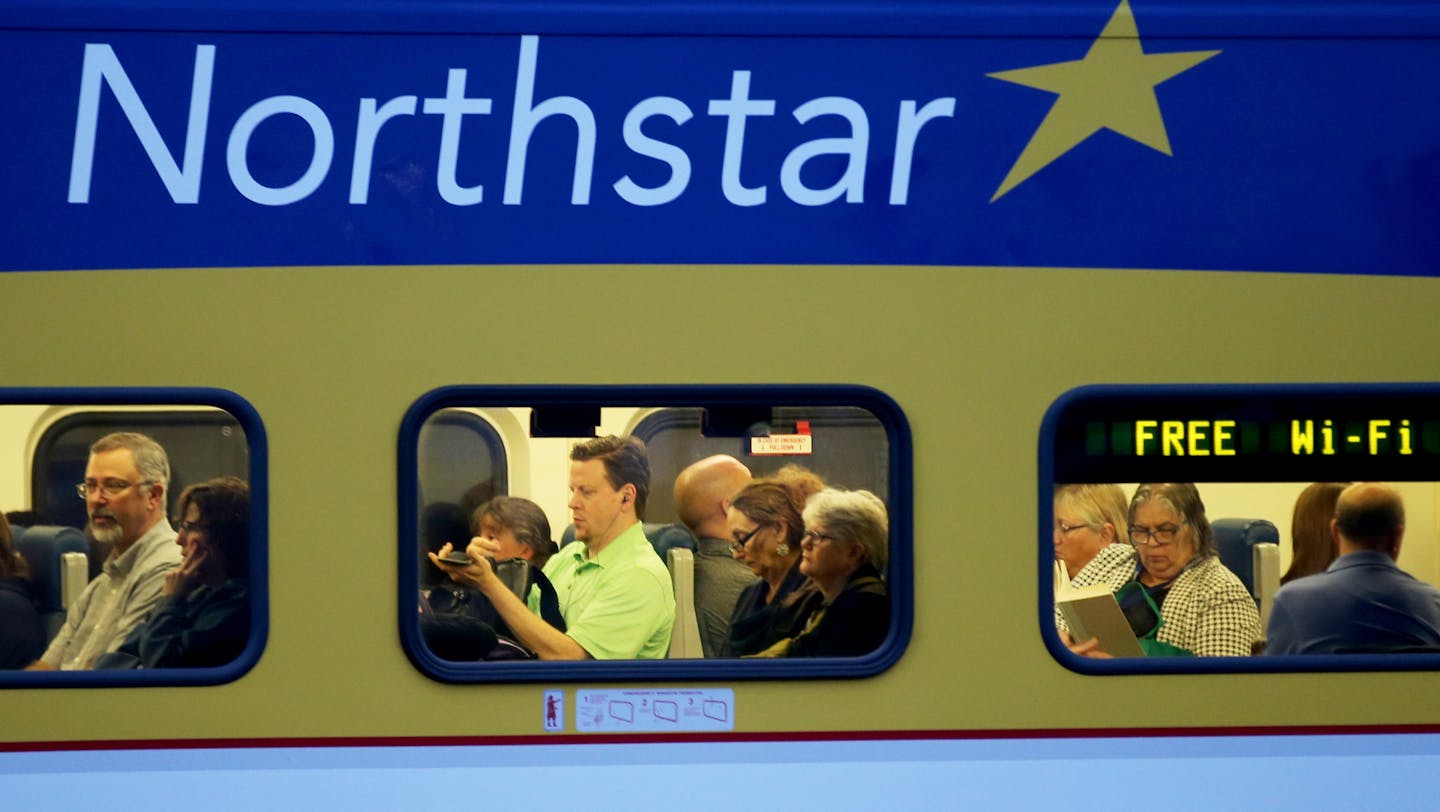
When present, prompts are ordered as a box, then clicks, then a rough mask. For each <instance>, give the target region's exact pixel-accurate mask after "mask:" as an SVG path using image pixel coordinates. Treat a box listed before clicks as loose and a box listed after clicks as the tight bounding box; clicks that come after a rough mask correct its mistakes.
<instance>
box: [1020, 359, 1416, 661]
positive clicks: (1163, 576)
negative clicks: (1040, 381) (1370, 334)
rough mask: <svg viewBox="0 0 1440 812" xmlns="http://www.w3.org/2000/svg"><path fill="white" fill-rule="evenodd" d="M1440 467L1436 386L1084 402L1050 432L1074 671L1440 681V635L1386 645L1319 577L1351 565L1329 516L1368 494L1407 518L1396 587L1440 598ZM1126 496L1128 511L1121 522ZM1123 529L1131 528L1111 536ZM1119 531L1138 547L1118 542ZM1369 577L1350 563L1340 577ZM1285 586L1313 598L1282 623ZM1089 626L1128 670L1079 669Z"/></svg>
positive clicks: (1063, 606) (1050, 498)
mask: <svg viewBox="0 0 1440 812" xmlns="http://www.w3.org/2000/svg"><path fill="white" fill-rule="evenodd" d="M1437 470H1440V386H1437V385H1433V384H1393V385H1380V384H1351V385H1233V386H1220V385H1193V386H1181V385H1170V386H1108V385H1107V386H1087V387H1081V388H1078V389H1075V390H1071V391H1070V392H1067V393H1065V394H1064V395H1063V396H1061V397H1060V398H1059V399H1057V400H1056V401H1055V403H1054V404H1053V405H1052V406H1051V407H1050V409H1049V411H1048V412H1047V414H1046V416H1045V419H1044V422H1043V424H1042V428H1041V432H1040V446H1039V495H1040V504H1039V507H1038V511H1037V512H1038V516H1039V523H1038V528H1037V531H1038V537H1039V565H1040V566H1039V580H1038V587H1039V590H1038V592H1039V598H1040V600H1039V607H1038V609H1039V620H1040V629H1041V635H1042V638H1043V640H1044V642H1045V645H1046V647H1047V648H1049V650H1050V651H1051V653H1052V655H1053V656H1054V657H1055V658H1056V659H1057V660H1058V661H1059V662H1060V663H1062V664H1063V665H1065V666H1066V667H1068V668H1071V669H1072V670H1075V671H1078V672H1082V673H1089V674H1126V673H1185V672H1189V673H1197V672H1203V673H1217V672H1270V671H1375V670H1434V669H1437V668H1440V639H1427V635H1426V634H1425V633H1422V632H1419V631H1417V628H1418V626H1423V625H1427V624H1428V625H1432V626H1434V628H1436V629H1440V625H1435V624H1434V620H1433V619H1426V620H1422V621H1420V622H1418V623H1406V624H1404V628H1401V627H1400V626H1395V627H1393V628H1392V629H1391V630H1389V631H1386V632H1383V633H1379V634H1377V633H1374V632H1373V631H1372V632H1366V631H1364V630H1362V629H1361V628H1360V627H1359V626H1358V625H1351V624H1347V623H1344V622H1340V621H1337V620H1336V619H1334V618H1332V617H1327V616H1325V614H1324V613H1322V612H1319V611H1316V610H1315V606H1316V602H1317V600H1318V601H1321V602H1326V603H1331V604H1333V605H1337V606H1338V605H1340V604H1341V602H1343V601H1345V600H1347V599H1348V596H1349V595H1350V594H1352V592H1353V590H1354V588H1355V582H1353V581H1349V580H1346V579H1343V578H1342V579H1336V578H1335V577H1333V576H1332V575H1330V574H1322V575H1318V576H1317V575H1315V573H1316V572H1321V571H1323V570H1324V569H1325V568H1326V567H1327V565H1329V564H1330V563H1331V562H1332V561H1333V557H1334V556H1335V555H1336V554H1337V553H1338V551H1331V550H1330V548H1329V547H1328V546H1326V541H1328V538H1327V534H1328V531H1329V519H1330V518H1332V516H1333V507H1332V505H1333V500H1334V499H1335V495H1336V494H1338V493H1339V492H1340V490H1341V489H1343V487H1344V486H1345V485H1347V484H1349V483H1352V482H1378V483H1385V486H1386V488H1387V490H1386V491H1385V493H1388V494H1391V495H1393V496H1394V497H1398V499H1399V501H1400V502H1401V504H1403V507H1404V510H1405V514H1406V518H1405V521H1404V526H1403V528H1402V529H1403V533H1404V540H1405V543H1404V544H1403V545H1401V546H1400V549H1399V555H1398V559H1396V558H1395V557H1394V556H1393V555H1391V554H1389V553H1387V554H1384V555H1381V554H1380V553H1376V555H1377V556H1379V557H1378V558H1377V559H1376V560H1377V561H1380V563H1381V564H1382V565H1383V567H1382V570H1383V572H1382V574H1381V577H1389V578H1395V579H1399V580H1404V581H1406V582H1412V583H1414V584H1415V588H1416V589H1417V590H1419V591H1422V592H1432V593H1433V591H1434V585H1436V584H1440V544H1437V538H1440V482H1437V481H1436V480H1437V478H1440V477H1437V473H1436V472H1437ZM1141 483H1150V487H1148V488H1147V492H1146V493H1147V498H1146V499H1143V500H1141V502H1139V503H1137V505H1136V507H1135V508H1133V509H1130V508H1129V505H1130V502H1131V501H1132V500H1133V499H1134V496H1135V495H1136V492H1137V489H1138V488H1139V487H1140V485H1141ZM1156 484H1162V485H1165V486H1166V487H1155V485H1156ZM1175 484H1178V485H1180V486H1181V487H1180V488H1176V487H1173V485H1175ZM1096 486H1099V487H1096ZM1191 486H1193V487H1191ZM1312 486H1313V487H1312ZM1117 489H1118V492H1119V495H1118V504H1119V505H1120V507H1119V508H1118V509H1112V510H1109V511H1108V512H1107V508H1106V507H1105V505H1106V503H1107V501H1108V503H1109V504H1112V505H1113V504H1115V503H1116V501H1117V494H1116V491H1117ZM1322 492H1324V493H1329V499H1330V501H1329V502H1324V501H1323V500H1321V499H1319V496H1318V495H1319V494H1320V493H1322ZM1311 493H1313V494H1315V495H1316V496H1313V497H1312V496H1311V495H1310V494H1311ZM1197 497H1198V500H1197ZM1387 498H1389V497H1387ZM1142 508H1143V509H1144V512H1143V513H1142V512H1141V511H1142ZM1116 513H1118V518H1117V519H1116V521H1114V522H1106V521H1104V517H1105V516H1107V515H1114V514H1116ZM1321 514H1324V515H1321ZM1200 517H1203V518H1204V519H1205V521H1204V522H1199V521H1197V519H1198V518H1200ZM1120 522H1131V526H1130V527H1129V528H1128V529H1126V530H1125V531H1123V532H1121V531H1118V530H1117V531H1115V532H1114V533H1113V534H1110V532H1109V528H1110V527H1113V526H1114V525H1115V524H1118V523H1120ZM1292 523H1293V526H1292ZM1392 524H1393V523H1392ZM1202 527H1204V528H1208V530H1201V529H1199V528H1202ZM1391 529H1392V530H1393V529H1394V528H1393V527H1392V528H1391ZM1106 534H1109V535H1113V536H1114V537H1115V538H1116V540H1117V541H1118V542H1121V544H1119V545H1117V546H1115V547H1110V546H1106V544H1105V541H1106V540H1108V538H1109V535H1106ZM1102 535H1103V536H1104V537H1103V538H1101V537H1100V536H1102ZM1127 538H1133V539H1135V540H1134V541H1127ZM1087 539H1088V541H1087ZM1204 539H1209V543H1208V544H1207V543H1206V542H1205V541H1204ZM1292 544H1293V545H1294V547H1295V548H1296V549H1295V550H1292ZM1207 546H1208V547H1209V548H1210V549H1211V550H1213V551H1214V554H1213V555H1206V554H1205V549H1206V547H1207ZM1381 546H1384V545H1383V544H1382V545H1381ZM1346 549H1350V550H1355V551H1356V552H1355V555H1357V556H1362V557H1363V556H1365V555H1368V554H1369V553H1366V552H1363V551H1359V550H1358V548H1356V547H1347V548H1346ZM1377 549H1378V548H1377ZM1387 549H1388V548H1387ZM1316 556H1319V557H1320V561H1319V562H1318V563H1315V562H1314V559H1315V557H1316ZM1359 561H1360V559H1359V558H1347V559H1346V560H1345V561H1342V562H1340V564H1339V565H1338V567H1337V569H1347V568H1352V567H1354V566H1356V564H1357V562H1359ZM1087 562H1088V563H1087ZM1386 562H1393V564H1394V566H1391V565H1390V564H1389V563H1386ZM1292 565H1294V568H1293V570H1291V571H1290V572H1288V573H1287V569H1290V568H1291V567H1292ZM1397 567H1398V569H1396V568H1397ZM1407 573H1408V574H1407ZM1302 575H1305V576H1309V580H1306V578H1305V577H1301V576H1302ZM1282 577H1285V578H1286V580H1287V582H1288V581H1293V582H1294V583H1293V584H1292V585H1290V586H1287V587H1286V588H1285V589H1284V592H1283V594H1281V596H1280V598H1279V606H1280V610H1279V611H1278V612H1275V611H1274V610H1275V607H1276V593H1277V591H1278V590H1280V580H1281V578H1282ZM1297 578H1298V581H1297V580H1295V579H1297ZM1071 579H1073V581H1072V582H1071V583H1069V584H1068V585H1067V584H1066V583H1065V582H1066V581H1067V580H1071ZM1412 579H1413V581H1412ZM1421 584H1423V585H1424V586H1422V585H1421ZM1112 593H1113V595H1114V596H1115V598H1114V599H1113V600H1111V599H1110V598H1109V595H1111V594H1112ZM1247 601H1248V602H1249V605H1248V606H1247V605H1246V602H1247ZM1120 607H1124V608H1123V609H1122V608H1120ZM1206 607H1208V608H1206ZM1157 610H1158V611H1157ZM1157 614H1158V618H1157ZM1272 618H1273V620H1272ZM1072 625H1073V626H1077V627H1079V628H1080V629H1082V630H1084V633H1081V634H1076V635H1075V637H1076V638H1086V639H1090V638H1094V639H1097V640H1098V641H1100V642H1099V643H1097V644H1096V646H1097V648H1100V649H1102V650H1104V649H1111V651H1110V653H1112V654H1115V655H1116V656H1115V658H1114V659H1100V658H1092V657H1082V656H1077V655H1076V654H1075V653H1073V652H1072V651H1071V650H1070V649H1069V648H1068V647H1067V645H1066V644H1065V642H1064V641H1063V640H1062V637H1061V632H1060V631H1059V629H1064V628H1069V627H1071V626H1072ZM1157 626H1158V628H1157ZM1251 638H1254V639H1251ZM1157 642H1158V643H1160V644H1163V645H1157V644H1156V643H1157ZM1247 646H1248V650H1245V649H1246V648H1247ZM1137 648H1138V650H1137ZM1175 649H1180V651H1176V650H1175ZM1189 652H1196V653H1199V654H1201V655H1204V656H1185V655H1186V654H1187V653H1189ZM1231 655H1235V656H1231Z"/></svg>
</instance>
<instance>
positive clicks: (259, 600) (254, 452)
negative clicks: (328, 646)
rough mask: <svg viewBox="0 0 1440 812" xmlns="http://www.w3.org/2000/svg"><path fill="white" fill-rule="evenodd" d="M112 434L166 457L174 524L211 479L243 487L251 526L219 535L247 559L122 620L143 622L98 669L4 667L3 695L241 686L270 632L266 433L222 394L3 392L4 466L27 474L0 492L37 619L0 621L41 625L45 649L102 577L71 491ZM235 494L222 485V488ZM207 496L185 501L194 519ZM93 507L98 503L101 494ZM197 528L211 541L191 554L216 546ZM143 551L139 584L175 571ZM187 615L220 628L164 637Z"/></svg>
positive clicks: (166, 546) (105, 549)
mask: <svg viewBox="0 0 1440 812" xmlns="http://www.w3.org/2000/svg"><path fill="white" fill-rule="evenodd" d="M113 432H136V433H140V434H144V435H147V436H149V437H151V438H152V439H154V440H155V441H156V442H157V443H158V444H159V445H160V446H161V447H162V448H163V449H164V450H165V452H166V457H167V458H168V463H169V466H170V483H169V487H168V488H167V492H166V494H165V504H164V505H163V508H162V511H161V512H162V513H163V516H164V517H165V518H166V519H175V518H182V519H183V518H184V517H177V516H176V509H177V503H178V501H179V497H180V495H181V493H182V492H184V491H185V489H187V488H189V487H191V486H194V485H199V484H201V483H205V482H207V481H209V480H213V479H216V478H219V477H236V478H238V479H240V480H243V481H244V482H245V487H246V489H247V490H248V495H249V513H248V517H247V519H248V521H245V522H243V523H240V522H236V523H232V524H231V525H229V526H230V527H232V528H234V533H233V535H232V536H229V537H226V541H225V542H224V543H225V544H228V545H230V549H240V548H243V549H244V552H245V555H244V557H243V559H242V560H241V561H240V562H239V563H238V564H237V563H234V562H231V563H230V564H229V566H226V567H224V572H223V573H221V572H219V571H212V572H211V573H210V574H212V575H215V576H216V577H215V578H214V580H213V581H210V582H208V583H206V585H205V586H204V587H200V586H198V584H199V583H200V580H199V579H194V580H192V581H191V585H192V586H193V588H187V587H186V586H185V585H183V583H182V586H181V588H180V589H181V592H180V597H178V598H177V597H168V596H165V595H159V594H157V595H155V596H154V601H153V604H154V608H153V609H152V610H151V611H150V613H149V614H148V615H147V613H146V612H145V611H143V610H142V609H139V608H137V609H136V610H135V611H134V612H130V611H128V610H127V612H126V613H125V615H124V616H122V617H146V620H143V621H141V622H140V623H139V625H138V626H136V627H135V629H134V631H135V632H136V633H135V634H133V635H132V634H117V635H114V637H115V638H116V640H118V641H122V644H121V645H120V648H121V651H120V652H119V655H118V656H110V657H108V658H106V657H105V655H107V654H111V652H112V651H113V648H114V647H113V646H111V645H106V646H104V647H101V648H97V650H96V653H97V657H98V658H99V659H97V660H96V661H94V662H92V663H91V665H92V666H94V665H103V666H105V667H85V668H76V669H75V670H56V671H18V670H16V671H0V687H52V688H53V687H62V686H73V687H81V686H143V685H213V684H219V683H224V682H230V681H233V680H235V679H238V678H239V677H241V676H242V675H243V674H245V673H246V672H247V671H249V670H250V668H251V667H253V666H254V664H255V662H256V661H257V660H258V659H259V658H260V654H261V652H262V651H263V649H264V646H265V640H266V637H267V634H268V623H269V610H268V606H269V595H268V582H269V579H268V575H267V573H268V560H269V556H268V549H267V548H268V544H267V538H268V534H267V532H266V527H267V517H268V514H269V511H268V474H267V452H266V441H265V430H264V426H263V424H262V423H261V421H260V417H259V415H258V414H257V413H256V412H255V410H254V408H253V407H251V406H250V404H249V403H247V402H246V401H245V400H244V399H243V398H241V397H239V396H238V395H236V394H235V393H233V392H229V391H225V390H218V389H199V388H167V389H0V449H3V450H4V453H5V454H6V455H7V456H9V457H12V458H13V459H12V462H11V464H10V465H9V466H7V468H8V470H10V471H13V472H16V473H19V472H24V473H23V474H22V475H19V476H13V475H12V476H9V477H0V489H3V492H4V493H3V496H4V499H5V502H6V504H5V508H6V510H7V516H9V517H10V519H11V521H10V524H11V525H12V536H13V539H12V543H13V545H14V546H15V548H16V551H17V552H19V553H20V554H21V556H22V557H23V558H24V559H25V562H26V569H27V570H28V574H27V578H28V580H29V582H30V584H29V590H30V591H31V593H32V595H33V598H34V603H35V608H36V610H37V615H38V618H32V617H31V616H30V614H29V613H28V612H26V613H24V615H25V616H24V617H23V618H18V616H17V618H18V619H17V618H10V619H9V620H8V621H7V622H9V621H13V622H15V623H17V624H19V623H23V624H26V626H27V627H28V626H29V625H30V624H31V623H32V620H38V622H39V625H40V629H41V635H42V636H43V639H44V648H45V649H48V648H49V647H50V645H51V644H53V643H54V642H55V641H56V639H57V638H58V637H61V636H66V635H69V634H70V632H69V630H68V629H67V628H66V623H67V619H68V617H69V616H70V614H71V613H72V612H78V611H80V607H83V606H85V605H87V603H86V596H87V594H88V593H87V592H85V590H86V589H87V587H88V586H89V584H88V583H87V582H93V581H94V577H95V576H96V575H98V574H100V573H101V572H102V566H103V562H104V560H105V558H106V556H107V555H109V554H110V552H111V547H110V546H108V545H107V544H106V543H105V542H103V541H100V540H97V539H96V538H95V536H94V535H92V534H91V533H90V532H89V529H88V527H87V524H88V523H89V517H88V516H87V503H86V501H85V499H84V498H82V497H80V496H79V495H78V494H77V484H78V483H85V482H86V466H87V461H88V459H89V448H90V445H91V443H93V442H95V441H96V440H98V439H100V438H101V437H103V436H104V435H107V434H110V433H113ZM86 484H90V483H86ZM105 484H107V483H96V484H93V485H90V486H91V487H97V486H99V487H104V485H105ZM117 484H119V483H117ZM240 487H241V486H240V485H238V484H237V485H235V486H228V485H227V486H224V488H225V489H227V490H228V491H234V490H235V489H239V488H240ZM213 491H214V489H211V490H210V491H207V492H206V493H204V494H200V495H197V496H196V497H195V503H194V504H195V505H196V510H199V509H200V508H199V505H200V504H201V502H202V501H204V502H209V496H208V494H209V493H210V492H213ZM121 495H122V496H123V492H122V494H121ZM98 504H99V505H100V506H102V507H103V506H105V505H108V504H109V502H108V498H107V499H106V500H105V501H101V502H99V503H98ZM212 504H218V503H212ZM240 504H243V502H241V503H240ZM217 510H218V508H217ZM97 515H99V514H97ZM200 518H201V519H203V518H204V517H203V516H201V517H200ZM195 526H196V532H197V533H209V534H211V535H214V536H215V538H214V539H210V538H208V537H207V536H201V537H200V538H201V539H202V540H201V541H200V542H199V543H200V544H201V546H202V547H203V546H204V545H205V544H207V543H213V544H215V545H216V546H217V549H218V547H219V545H220V544H221V543H222V542H220V541H219V539H220V538H221V536H220V534H221V532H223V531H220V530H213V531H212V530H211V529H210V528H203V527H202V526H201V525H200V523H196V525H195ZM143 538H144V537H143V536H142V539H143ZM153 548H154V549H153V550H150V549H149V548H145V549H143V550H140V552H146V553H147V555H149V554H151V553H153V554H154V555H151V558H153V560H151V561H150V562H149V564H147V565H144V566H146V567H148V568H149V570H151V572H150V576H147V577H150V579H151V580H152V581H155V582H156V583H158V582H159V580H160V579H162V578H163V575H164V573H163V571H162V569H163V568H165V567H169V566H171V565H172V564H174V563H175V562H170V561H168V560H162V559H165V558H166V557H167V556H168V555H170V554H173V553H174V551H176V550H177V549H178V548H176V547H175V545H174V544H172V543H170V542H169V541H168V540H167V541H166V542H165V543H163V544H160V543H156V544H154V545H153ZM132 549H140V548H132ZM196 549H199V548H196ZM137 554H138V553H137ZM186 554H187V555H190V554H193V553H191V552H189V551H187V553H186ZM236 557H237V558H238V557H239V556H236ZM135 566H136V567H137V568H139V567H141V566H142V565H141V564H136V565H135ZM172 571H173V570H172ZM101 577H105V576H101ZM141 591H142V592H149V591H150V590H149V589H148V587H147V588H145V589H142V590H141ZM146 600H149V598H147V599H146ZM197 613H208V614H207V625H210V626H212V627H214V628H216V629H218V630H220V631H218V632H217V634H216V635H214V636H212V637H210V638H206V639H204V640H203V641H202V640H201V639H200V638H198V637H196V636H194V635H193V634H192V635H189V636H186V637H185V638H184V641H185V642H183V643H181V642H178V641H179V639H180V638H179V635H178V634H176V635H172V634H171V632H172V631H176V632H179V631H183V630H185V629H188V628H190V627H189V626H188V625H185V624H187V623H188V622H189V619H193V618H194V617H197V616H199V615H198V614H197ZM162 614H163V615H164V616H163V617H162V616H161V615H162ZM77 617H78V615H77ZM152 621H153V623H152ZM122 622H124V621H122ZM12 628H15V627H12ZM27 636H28V635H27ZM202 643H203V645H204V649H203V651H202V650H201V648H200V646H201V644H202ZM142 646H143V649H144V651H143V653H142V651H141V648H142ZM42 650H43V649H42ZM137 666H141V667H137Z"/></svg>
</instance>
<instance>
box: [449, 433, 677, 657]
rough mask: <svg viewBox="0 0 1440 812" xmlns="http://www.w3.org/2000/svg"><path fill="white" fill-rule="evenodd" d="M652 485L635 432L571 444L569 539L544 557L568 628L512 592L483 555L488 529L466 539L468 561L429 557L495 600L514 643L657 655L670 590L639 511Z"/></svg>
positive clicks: (557, 650)
mask: <svg viewBox="0 0 1440 812" xmlns="http://www.w3.org/2000/svg"><path fill="white" fill-rule="evenodd" d="M649 493H650V463H649V460H648V459H647V458H646V456H645V444H644V443H642V442H641V441H640V440H638V439H636V438H634V437H616V436H614V435H611V436H608V437H598V438H595V439H592V440H586V441H584V442H581V443H578V444H576V445H575V447H574V448H573V449H571V452H570V511H571V515H572V519H573V521H574V523H575V539H576V540H575V541H574V542H572V543H570V544H568V545H566V546H565V547H564V548H563V549H561V550H560V552H559V553H557V554H555V556H554V557H552V558H551V559H550V561H549V562H548V563H547V564H546V565H545V569H544V573H545V577H546V578H548V579H549V580H550V582H551V583H552V584H554V586H555V590H556V592H557V594H558V596H559V607H560V612H561V614H562V615H563V616H564V618H565V624H566V628H565V631H563V632H562V631H560V630H559V629H557V628H556V627H555V626H552V625H551V624H549V623H546V622H545V621H544V620H543V619H542V618H541V617H540V615H539V614H538V610H539V608H540V607H539V606H538V604H537V603H536V602H535V601H534V599H533V596H532V600H531V601H529V602H528V603H527V602H526V601H522V600H521V599H520V598H518V597H516V596H515V594H514V593H513V592H512V591H511V590H510V587H509V586H507V585H506V583H505V582H504V581H503V580H501V578H500V577H498V576H497V574H496V572H495V569H494V568H493V567H492V566H491V564H490V561H489V559H490V558H493V557H494V556H495V555H496V554H497V553H499V552H500V548H499V545H498V544H497V543H496V542H494V541H492V540H489V539H484V538H474V539H471V540H470V544H469V546H468V547H467V548H466V550H465V553H466V555H467V557H468V558H469V559H470V563H469V564H468V565H456V564H450V563H447V562H445V561H444V560H443V557H444V556H445V555H447V554H448V553H449V552H450V551H451V546H450V545H446V546H445V547H442V548H441V552H440V555H432V556H431V559H430V560H431V561H433V562H434V563H435V565H436V566H439V567H441V568H443V569H445V570H446V571H447V572H449V573H450V577H451V578H453V579H455V580H456V581H458V582H461V583H469V584H471V585H473V586H474V587H475V588H477V589H479V590H480V591H481V592H482V593H484V595H485V597H486V598H488V599H489V600H490V602H491V603H492V604H494V606H495V609H496V611H497V612H499V614H500V616H501V618H503V619H504V621H505V624H506V625H507V626H509V627H510V629H511V630H512V631H513V632H515V636H516V638H518V640H519V642H520V643H521V645H523V646H524V647H525V648H527V649H529V650H530V651H533V652H534V653H535V654H536V655H537V656H538V657H539V658H540V659H542V660H583V659H590V658H593V659H597V660H615V659H629V658H641V659H658V658H660V657H664V656H665V652H666V650H667V649H668V648H669V645H670V632H671V629H672V628H673V626H674V623H675V595H674V592H673V590H672V589H671V586H670V573H669V572H668V571H667V570H666V569H665V564H664V563H663V562H661V561H660V558H659V556H657V555H655V548H654V547H652V546H651V545H650V542H649V540H648V539H647V538H646V537H645V529H644V527H643V525H642V524H641V521H642V520H643V518H644V515H645V500H646V498H647V497H648V495H649Z"/></svg>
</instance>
